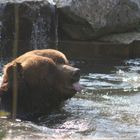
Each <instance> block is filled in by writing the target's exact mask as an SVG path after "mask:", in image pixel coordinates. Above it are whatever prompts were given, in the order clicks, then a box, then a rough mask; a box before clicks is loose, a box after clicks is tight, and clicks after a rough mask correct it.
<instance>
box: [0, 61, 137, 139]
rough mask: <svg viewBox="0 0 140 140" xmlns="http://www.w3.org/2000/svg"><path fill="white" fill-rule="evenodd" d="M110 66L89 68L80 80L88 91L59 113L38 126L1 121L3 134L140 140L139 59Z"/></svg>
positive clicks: (9, 136)
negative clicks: (103, 68)
mask: <svg viewBox="0 0 140 140" xmlns="http://www.w3.org/2000/svg"><path fill="white" fill-rule="evenodd" d="M104 66H105V67H107V65H104ZM111 67H112V70H110V71H104V72H103V71H102V72H100V73H99V72H98V70H97V71H96V72H91V70H90V72H88V69H87V71H86V74H85V73H83V74H82V77H81V80H80V82H81V84H82V85H84V86H85V89H84V90H83V91H82V92H80V93H78V94H77V95H76V96H75V97H74V98H72V99H71V100H68V101H67V102H66V103H65V105H64V107H63V108H62V109H61V110H60V111H58V112H52V113H51V114H50V115H49V116H42V117H41V118H40V121H39V123H38V124H33V123H32V122H23V121H15V122H11V121H9V120H5V119H0V128H1V129H0V135H1V134H3V135H5V137H7V138H12V137H16V138H17V139H24V138H27V139H35V138H37V139H45V138H46V139H64V140H66V139H74V140H75V139H96V138H112V139H113V138H114V139H115V138H117V139H123V138H124V139H139V138H140V92H139V91H140V90H139V88H140V84H139V83H140V74H139V70H140V59H133V60H127V61H124V63H123V65H120V66H111ZM90 69H92V68H91V67H90Z"/></svg>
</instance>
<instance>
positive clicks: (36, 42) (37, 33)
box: [31, 13, 50, 49]
mask: <svg viewBox="0 0 140 140" xmlns="http://www.w3.org/2000/svg"><path fill="white" fill-rule="evenodd" d="M45 28H46V29H47V30H48V31H49V30H50V27H49V26H48V27H46V26H45V22H44V18H43V17H41V16H40V13H39V14H38V18H37V19H36V21H35V22H34V23H33V28H32V33H31V47H32V48H33V49H41V48H47V46H48V39H49V36H48V35H47V34H46V32H45Z"/></svg>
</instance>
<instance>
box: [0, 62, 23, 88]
mask: <svg viewBox="0 0 140 140" xmlns="http://www.w3.org/2000/svg"><path fill="white" fill-rule="evenodd" d="M14 72H16V74H17V76H21V75H22V66H21V64H20V63H17V62H14V63H9V64H7V65H6V66H5V68H4V74H3V78H2V83H1V86H0V91H8V88H9V86H10V83H11V81H12V79H13V76H14Z"/></svg>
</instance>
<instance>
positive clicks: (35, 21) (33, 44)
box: [0, 0, 58, 57]
mask: <svg viewBox="0 0 140 140" xmlns="http://www.w3.org/2000/svg"><path fill="white" fill-rule="evenodd" d="M16 4H18V5H19V42H18V44H19V46H18V55H20V54H23V53H24V52H27V51H30V50H32V49H44V48H56V47H57V44H58V34H57V26H58V22H57V13H56V12H57V11H56V5H55V2H54V1H53V0H15V1H14V0H6V1H4V0H2V1H0V56H1V55H2V57H9V56H12V48H13V42H14V32H15V29H14V25H15V23H14V18H15V17H14V16H15V15H14V6H15V5H16Z"/></svg>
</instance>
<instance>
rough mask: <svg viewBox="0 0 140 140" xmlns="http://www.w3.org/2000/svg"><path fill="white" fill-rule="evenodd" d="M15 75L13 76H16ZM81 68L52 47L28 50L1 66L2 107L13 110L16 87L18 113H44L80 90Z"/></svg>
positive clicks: (0, 90)
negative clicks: (74, 65) (71, 63)
mask: <svg viewBox="0 0 140 140" xmlns="http://www.w3.org/2000/svg"><path fill="white" fill-rule="evenodd" d="M15 77H16V78H15ZM79 79H80V70H79V69H78V68H74V67H72V66H71V65H70V64H69V61H68V60H67V58H66V56H65V55H64V54H63V53H61V52H60V51H57V50H53V49H44V50H34V51H30V52H27V53H25V54H23V55H21V56H19V57H18V58H16V59H14V60H13V61H11V62H10V63H8V64H6V65H5V67H4V69H3V80H2V83H1V86H0V97H1V108H2V109H6V110H7V111H10V112H11V113H12V104H13V93H14V90H15V89H17V114H26V113H30V114H31V113H34V114H35V113H37V114H45V113H48V112H50V111H51V110H52V109H54V108H57V107H58V106H60V104H61V103H62V102H63V101H65V100H67V99H69V98H71V97H72V96H74V95H75V93H76V92H77V91H80V90H81V86H80V84H79Z"/></svg>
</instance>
